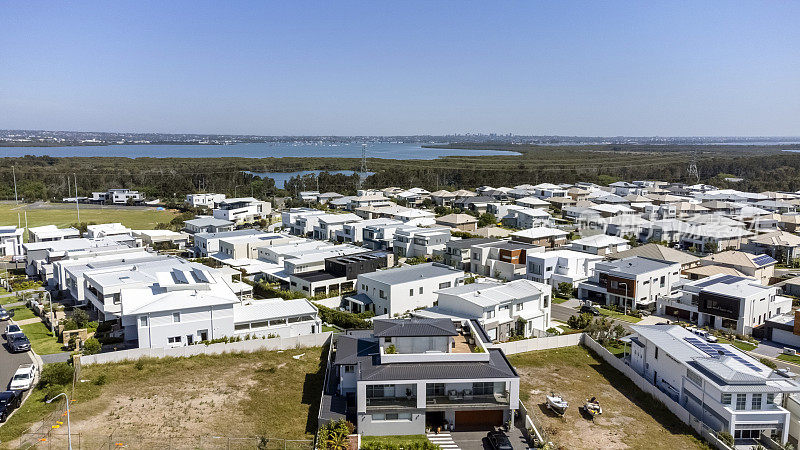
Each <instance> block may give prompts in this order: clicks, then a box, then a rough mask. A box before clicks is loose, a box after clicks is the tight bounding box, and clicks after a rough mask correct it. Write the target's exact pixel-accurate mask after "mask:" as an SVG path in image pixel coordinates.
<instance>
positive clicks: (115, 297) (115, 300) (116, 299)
mask: <svg viewBox="0 0 800 450" xmlns="http://www.w3.org/2000/svg"><path fill="white" fill-rule="evenodd" d="M112 297H113V298H114V304H115V305H119V304H120V302H121V301H120V299H119V292H117V293H116V294H114V295H112Z"/></svg>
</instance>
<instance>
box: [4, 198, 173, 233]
mask: <svg viewBox="0 0 800 450" xmlns="http://www.w3.org/2000/svg"><path fill="white" fill-rule="evenodd" d="M26 210H27V212H28V226H29V227H38V226H41V225H51V224H52V225H56V226H58V227H66V226H69V225H71V224H73V223H76V222H78V216H77V214H76V212H75V206H74V205H72V206H68V205H60V204H58V205H49V206H48V207H47V208H30V207H29V206H28V205H22V206H17V205H15V204H13V203H0V225H17V224H18V222H17V220H18V216H17V214H18V213H19V214H20V217H21V222H22V226H25V211H26ZM175 215H176V213H175V212H174V211H168V210H164V211H157V210H156V209H155V208H148V209H132V208H122V207H113V206H109V207H104V208H96V207H95V208H92V209H89V208H81V222H95V223H108V222H120V223H122V224H123V225H125V226H127V227H128V228H131V229H134V230H149V229H153V228H154V227H155V225H156V224H157V223H159V222H169V221H170V220H172V218H173V217H175ZM25 238H26V239H27V235H26V236H25Z"/></svg>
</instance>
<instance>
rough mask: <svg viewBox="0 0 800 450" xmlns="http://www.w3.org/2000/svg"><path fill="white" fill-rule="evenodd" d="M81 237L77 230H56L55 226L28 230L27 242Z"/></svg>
mask: <svg viewBox="0 0 800 450" xmlns="http://www.w3.org/2000/svg"><path fill="white" fill-rule="evenodd" d="M79 237H81V232H80V231H79V230H78V229H77V228H72V227H70V228H58V227H57V226H55V225H43V226H41V227H31V228H28V242H31V243H33V242H50V241H60V240H63V239H76V238H79Z"/></svg>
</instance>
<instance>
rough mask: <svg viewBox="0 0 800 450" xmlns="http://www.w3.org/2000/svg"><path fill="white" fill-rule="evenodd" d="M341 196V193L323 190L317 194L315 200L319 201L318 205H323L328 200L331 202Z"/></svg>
mask: <svg viewBox="0 0 800 450" xmlns="http://www.w3.org/2000/svg"><path fill="white" fill-rule="evenodd" d="M343 197H344V195H342V194H340V193H338V192H323V193H322V194H319V195H317V199H316V200H317V203H319V204H320V205H325V204H327V203H329V202H332V201H334V200H338V199H340V198H343Z"/></svg>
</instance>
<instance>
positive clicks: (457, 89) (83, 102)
mask: <svg viewBox="0 0 800 450" xmlns="http://www.w3.org/2000/svg"><path fill="white" fill-rule="evenodd" d="M4 15H5V17H6V18H7V20H6V22H5V29H4V32H3V33H0V54H2V55H3V58H2V61H3V70H0V128H2V129H24V130H71V131H87V132H134V133H171V134H172V133H174V134H183V133H186V134H230V135H259V136H416V135H433V136H441V135H451V134H468V133H470V134H490V133H496V134H498V135H505V134H508V133H511V134H514V135H522V136H585V137H623V136H629V137H653V136H663V137H703V136H711V137H715V136H720V137H721V136H742V137H746V136H765V137H766V136H778V137H780V136H798V135H800V125H798V123H800V122H798V120H797V117H800V76H798V74H800V52H798V50H797V49H798V48H800V27H797V26H796V18H797V17H800V3H796V2H772V3H757V2H735V3H731V2H721V1H719V2H716V1H707V2H693V3H687V4H676V3H673V2H647V3H635V2H614V3H608V4H603V3H596V2H575V1H565V2H504V3H502V4H500V5H498V4H497V3H480V2H455V1H452V2H448V1H444V2H435V3H434V2H402V3H374V2H350V1H345V2H335V3H331V2H291V3H272V2H244V1H243V2H233V3H215V2H181V1H176V2H169V3H161V2H147V1H143V2H135V3H113V4H107V3H98V2H78V3H53V4H43V3H31V2H17V3H9V4H6V5H4Z"/></svg>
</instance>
